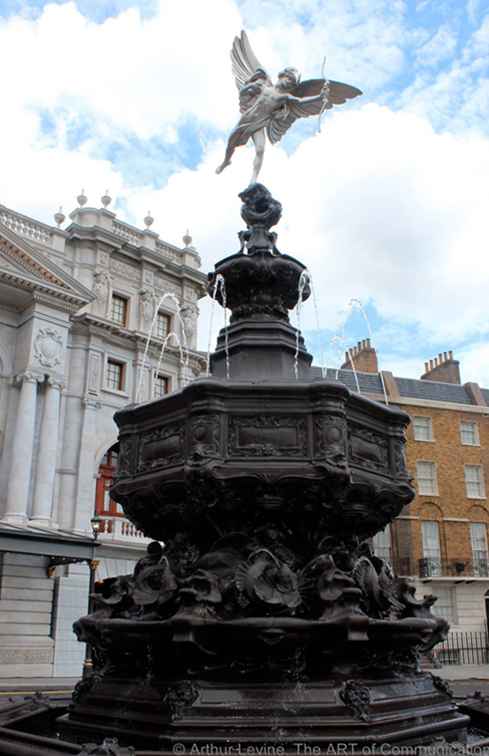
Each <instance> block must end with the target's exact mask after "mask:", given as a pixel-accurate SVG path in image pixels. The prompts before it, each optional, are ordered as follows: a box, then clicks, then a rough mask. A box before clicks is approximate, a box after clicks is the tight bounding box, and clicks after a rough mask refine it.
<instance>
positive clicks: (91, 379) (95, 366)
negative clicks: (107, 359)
mask: <svg viewBox="0 0 489 756" xmlns="http://www.w3.org/2000/svg"><path fill="white" fill-rule="evenodd" d="M99 390H100V354H99V353H98V352H90V356H89V358H88V393H89V394H98V393H99Z"/></svg>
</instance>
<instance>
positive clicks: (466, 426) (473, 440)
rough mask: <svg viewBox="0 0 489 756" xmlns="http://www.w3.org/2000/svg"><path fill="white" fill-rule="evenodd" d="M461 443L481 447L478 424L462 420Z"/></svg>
mask: <svg viewBox="0 0 489 756" xmlns="http://www.w3.org/2000/svg"><path fill="white" fill-rule="evenodd" d="M460 441H461V442H462V444H464V446H479V428H478V427H477V423H474V422H469V421H468V420H462V421H461V423H460Z"/></svg>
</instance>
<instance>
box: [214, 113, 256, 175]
mask: <svg viewBox="0 0 489 756" xmlns="http://www.w3.org/2000/svg"><path fill="white" fill-rule="evenodd" d="M249 138H250V135H249V133H247V126H246V125H245V126H242V125H240V124H238V125H237V126H236V128H235V129H233V130H232V132H231V134H230V135H229V139H228V144H227V147H226V154H225V155H224V160H223V161H222V163H221V165H220V166H219V167H218V168H216V173H221V172H222V171H223V170H224V169H225V168H226V166H228V165H229V164H230V162H231V158H232V156H233V152H234V150H235V149H236V147H240V146H241V145H243V144H246V142H247V141H248V139H249Z"/></svg>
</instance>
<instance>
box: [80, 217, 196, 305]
mask: <svg viewBox="0 0 489 756" xmlns="http://www.w3.org/2000/svg"><path fill="white" fill-rule="evenodd" d="M118 223H119V222H118ZM123 225H127V224H123ZM128 228H131V229H132V227H130V226H128ZM67 231H68V237H69V239H83V240H88V241H97V242H102V243H105V244H108V245H110V246H112V248H113V249H114V251H117V252H119V253H121V254H123V255H124V257H127V258H128V259H132V260H134V262H137V263H139V264H140V263H142V262H146V263H151V264H152V265H154V266H155V267H156V268H157V269H158V270H159V271H160V272H167V273H169V274H173V275H174V276H176V277H177V278H179V279H183V280H184V281H186V282H192V283H196V284H198V285H199V286H201V287H205V286H206V285H207V276H206V275H205V274H204V273H202V272H201V271H200V270H197V269H195V268H190V267H189V266H188V265H185V264H184V263H183V259H184V254H185V253H184V252H183V250H181V249H179V248H178V247H175V246H174V245H172V244H169V243H168V242H162V241H159V242H158V249H156V250H152V249H148V248H147V247H144V246H142V244H139V245H138V244H136V243H131V242H130V241H129V240H128V239H125V238H123V237H121V236H119V235H117V234H115V233H114V232H113V231H111V230H109V229H106V228H102V227H101V226H81V225H79V224H77V223H72V224H71V225H70V226H69V227H68V229H67ZM136 231H137V230H136V229H135V230H134V235H136ZM138 233H139V234H140V235H141V240H142V239H143V234H142V233H141V232H138ZM165 249H167V250H168V251H169V252H170V253H171V254H172V255H175V256H176V255H178V256H181V257H182V262H180V261H178V262H177V261H175V260H173V259H171V258H170V257H165V256H164V255H165ZM196 257H198V255H196ZM205 293H206V292H204V291H203V292H202V296H204V295H205Z"/></svg>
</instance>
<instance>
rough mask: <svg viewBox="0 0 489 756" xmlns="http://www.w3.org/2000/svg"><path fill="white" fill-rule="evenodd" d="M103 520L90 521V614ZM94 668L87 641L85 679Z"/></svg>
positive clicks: (97, 517)
mask: <svg viewBox="0 0 489 756" xmlns="http://www.w3.org/2000/svg"><path fill="white" fill-rule="evenodd" d="M102 524H103V520H102V518H101V517H99V516H98V515H97V514H96V515H94V516H93V517H92V519H91V520H90V525H91V526H92V533H93V543H92V556H91V558H90V561H89V563H88V566H89V568H90V579H89V581H88V614H91V613H92V612H93V607H94V601H93V591H94V588H95V573H96V571H97V567H98V564H99V560H98V559H95V558H94V557H95V549H96V547H97V546H98V543H97V539H98V534H99V533H100V531H101V529H102ZM92 668H93V663H92V647H91V645H90V643H88V641H87V645H86V650H85V661H84V663H83V677H88V675H89V674H91V672H92Z"/></svg>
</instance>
